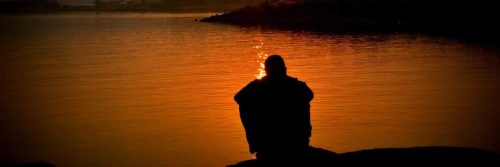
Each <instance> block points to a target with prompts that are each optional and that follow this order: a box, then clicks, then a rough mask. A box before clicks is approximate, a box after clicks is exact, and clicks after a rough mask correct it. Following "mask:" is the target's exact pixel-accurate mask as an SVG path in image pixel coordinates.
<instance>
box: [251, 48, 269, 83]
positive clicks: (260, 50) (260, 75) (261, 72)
mask: <svg viewBox="0 0 500 167" xmlns="http://www.w3.org/2000/svg"><path fill="white" fill-rule="evenodd" d="M263 46H264V43H263V42H260V43H259V45H256V46H254V48H255V49H257V50H258V53H257V56H258V59H257V63H259V68H258V69H257V75H256V76H255V77H256V78H257V79H262V78H263V77H264V76H266V70H265V69H266V66H265V64H264V61H266V59H267V57H268V56H269V55H268V54H265V53H264V51H263Z"/></svg>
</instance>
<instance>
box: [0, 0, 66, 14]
mask: <svg viewBox="0 0 500 167" xmlns="http://www.w3.org/2000/svg"><path fill="white" fill-rule="evenodd" d="M60 8H61V4H59V2H57V1H55V0H17V1H15V0H12V1H3V2H0V12H1V13H11V12H53V11H58V10H59V9H60Z"/></svg>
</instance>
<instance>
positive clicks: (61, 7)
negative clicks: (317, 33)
mask: <svg viewBox="0 0 500 167" xmlns="http://www.w3.org/2000/svg"><path fill="white" fill-rule="evenodd" d="M262 1H263V0H242V1H234V0H88V2H89V3H88V4H80V5H75V4H73V5H67V4H61V3H59V2H58V1H57V0H7V1H0V13H39V12H59V11H141V12H221V11H226V10H230V9H236V8H239V7H242V6H244V5H251V4H258V3H260V2H262Z"/></svg>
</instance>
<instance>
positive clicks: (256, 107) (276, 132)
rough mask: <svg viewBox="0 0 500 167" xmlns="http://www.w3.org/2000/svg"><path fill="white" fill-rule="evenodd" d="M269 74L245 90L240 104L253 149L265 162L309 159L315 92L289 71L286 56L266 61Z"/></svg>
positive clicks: (241, 93)
mask: <svg viewBox="0 0 500 167" xmlns="http://www.w3.org/2000/svg"><path fill="white" fill-rule="evenodd" d="M265 70H266V76H265V77H263V78H262V79H260V80H259V79H256V80H254V81H252V82H250V83H249V84H248V85H247V86H245V87H244V88H243V89H241V90H240V91H239V92H238V93H237V94H236V96H235V97H234V99H235V100H236V102H237V103H238V104H239V109H240V117H241V121H242V123H243V126H244V127H245V132H246V136H247V141H248V144H249V147H250V152H251V153H255V152H257V159H258V160H259V161H261V162H275V163H285V162H287V163H290V162H294V161H295V160H297V161H301V160H303V159H304V158H305V156H306V152H307V149H308V146H309V137H310V136H311V123H310V111H309V109H310V105H309V102H310V101H311V100H312V99H313V92H312V91H311V89H310V88H309V87H308V86H307V85H306V83H304V82H301V81H299V80H297V78H292V77H290V76H288V75H287V74H286V66H285V62H284V60H283V58H282V57H281V56H279V55H272V56H269V57H268V58H267V60H266V61H265Z"/></svg>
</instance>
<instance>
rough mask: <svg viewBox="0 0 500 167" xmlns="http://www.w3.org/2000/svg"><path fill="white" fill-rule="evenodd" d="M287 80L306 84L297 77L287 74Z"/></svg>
mask: <svg viewBox="0 0 500 167" xmlns="http://www.w3.org/2000/svg"><path fill="white" fill-rule="evenodd" d="M288 81H289V82H293V83H295V84H299V85H306V82H304V81H301V80H299V79H298V78H295V77H290V76H288Z"/></svg>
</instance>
